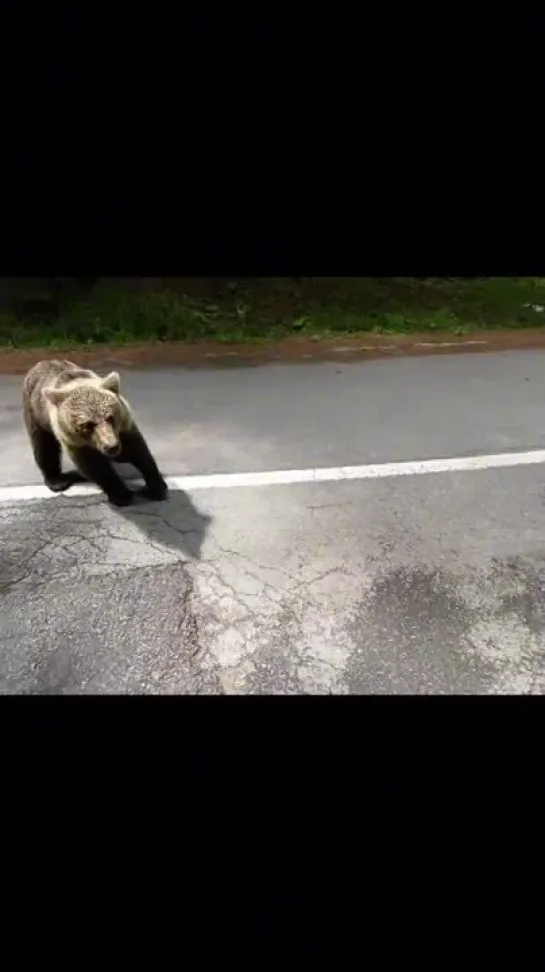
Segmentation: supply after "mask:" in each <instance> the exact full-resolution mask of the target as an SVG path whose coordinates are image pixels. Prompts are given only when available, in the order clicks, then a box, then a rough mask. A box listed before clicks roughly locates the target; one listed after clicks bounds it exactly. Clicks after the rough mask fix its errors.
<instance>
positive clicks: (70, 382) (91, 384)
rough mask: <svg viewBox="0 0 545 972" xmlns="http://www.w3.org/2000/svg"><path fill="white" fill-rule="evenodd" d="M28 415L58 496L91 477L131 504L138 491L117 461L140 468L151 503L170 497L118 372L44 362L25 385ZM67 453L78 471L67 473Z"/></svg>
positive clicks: (115, 499) (113, 498)
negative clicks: (63, 456)
mask: <svg viewBox="0 0 545 972" xmlns="http://www.w3.org/2000/svg"><path fill="white" fill-rule="evenodd" d="M23 417H24V422H25V427H26V430H27V432H28V435H29V438H30V442H31V445H32V451H33V453H34V458H35V460H36V463H37V465H38V467H39V468H40V470H41V472H42V475H43V477H44V482H45V483H46V485H47V486H48V487H49V489H51V490H53V491H54V492H61V491H63V490H65V489H68V487H69V486H70V485H72V483H74V482H81V481H82V480H83V479H89V480H91V481H92V482H94V483H96V484H97V486H99V487H100V488H101V489H102V490H103V491H104V492H105V493H106V495H107V497H108V499H109V500H110V502H112V503H114V504H115V505H116V506H125V505H127V504H128V503H130V502H131V501H132V500H133V498H134V493H133V492H132V490H130V489H129V488H128V486H127V485H126V484H125V483H124V482H123V480H122V479H121V478H120V477H119V476H118V474H117V473H116V471H115V470H114V468H113V466H112V465H111V462H110V460H111V459H116V460H117V461H118V462H127V463H131V464H132V465H133V466H135V467H136V469H138V471H139V472H140V473H141V474H142V476H143V478H144V480H145V482H146V489H145V494H146V495H147V496H148V497H149V498H150V499H157V500H159V499H165V497H166V495H167V485H166V483H165V481H164V479H163V477H162V476H161V473H160V472H159V469H158V468H157V465H156V463H155V460H154V459H153V456H152V455H151V453H150V451H149V449H148V446H147V444H146V441H145V439H144V437H143V436H142V434H141V432H140V430H139V429H138V427H137V425H136V423H135V421H134V418H133V415H132V411H131V408H130V405H129V403H128V402H127V401H126V399H125V398H123V396H122V395H121V394H120V380H119V375H118V374H117V372H116V371H112V372H111V373H110V374H109V375H107V376H106V377H105V378H100V377H99V376H98V375H96V374H95V373H94V371H89V370H87V369H86V368H80V367H78V365H75V364H72V362H70V361H40V362H38V364H36V365H34V367H33V368H31V369H30V371H29V372H28V373H27V375H26V376H25V379H24V381H23ZM61 449H64V450H65V452H66V453H67V454H68V455H69V456H70V458H71V460H72V462H73V463H74V465H75V466H76V470H78V471H77V472H65V473H63V472H62V469H61Z"/></svg>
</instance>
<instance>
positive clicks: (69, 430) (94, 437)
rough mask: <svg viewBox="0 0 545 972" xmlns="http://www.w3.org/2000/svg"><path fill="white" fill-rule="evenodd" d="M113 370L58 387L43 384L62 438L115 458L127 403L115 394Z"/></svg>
mask: <svg viewBox="0 0 545 972" xmlns="http://www.w3.org/2000/svg"><path fill="white" fill-rule="evenodd" d="M119 387H120V380H119V375H118V373H117V372H116V371H112V372H111V374H109V375H107V376H106V378H98V379H97V380H96V381H91V382H89V381H81V382H78V381H75V382H72V383H71V384H68V385H65V386H64V387H61V388H44V397H45V399H46V401H48V402H50V404H52V405H54V406H55V409H56V424H57V426H58V429H59V432H60V433H61V435H62V438H63V439H64V440H65V441H66V442H67V443H69V444H70V445H72V446H74V447H78V446H80V447H81V446H91V447H92V448H94V449H98V451H99V452H102V453H103V454H104V455H105V456H108V457H109V458H111V459H115V457H116V456H118V455H119V453H120V451H121V442H120V433H121V431H122V430H123V428H124V427H125V426H126V424H127V406H126V405H125V403H124V402H123V401H122V399H120V397H119Z"/></svg>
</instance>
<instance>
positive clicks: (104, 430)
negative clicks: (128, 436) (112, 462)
mask: <svg viewBox="0 0 545 972" xmlns="http://www.w3.org/2000/svg"><path fill="white" fill-rule="evenodd" d="M94 443H95V448H97V449H99V451H100V452H102V453H103V454H104V455H105V456H108V458H109V459H115V458H116V456H118V455H119V453H120V452H121V443H120V441H119V439H118V438H117V436H116V434H115V432H114V431H113V429H112V427H111V426H110V425H109V424H108V423H105V424H104V426H103V425H102V424H101V425H100V426H97V428H96V429H95V434H94Z"/></svg>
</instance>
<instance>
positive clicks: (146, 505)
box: [110, 485, 213, 560]
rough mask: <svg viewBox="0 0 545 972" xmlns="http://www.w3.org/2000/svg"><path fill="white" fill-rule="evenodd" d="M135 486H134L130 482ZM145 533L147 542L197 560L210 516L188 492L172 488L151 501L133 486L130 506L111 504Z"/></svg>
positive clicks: (185, 557)
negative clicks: (194, 501) (162, 497)
mask: <svg viewBox="0 0 545 972" xmlns="http://www.w3.org/2000/svg"><path fill="white" fill-rule="evenodd" d="M132 488H133V489H135V486H134V485H133V486H132ZM110 508H111V509H112V510H114V511H115V513H116V514H117V515H119V516H121V517H123V519H125V520H127V521H128V522H130V523H132V524H133V525H134V526H135V527H136V529H137V530H139V531H140V532H141V533H144V534H146V536H147V538H148V539H149V541H150V543H152V544H159V545H160V546H162V547H166V548H170V549H172V550H175V551H176V552H177V553H181V554H182V555H183V558H184V559H185V560H187V559H191V560H200V559H201V550H202V546H203V543H204V541H205V539H206V535H207V532H208V529H209V527H210V524H211V522H212V519H213V517H211V516H209V515H208V514H207V513H201V511H200V510H199V509H197V507H196V506H195V504H194V503H193V500H192V499H191V497H190V496H189V494H188V493H186V492H184V490H181V489H175V490H173V489H171V490H170V491H169V495H168V499H167V500H164V501H163V502H160V503H159V502H154V501H151V500H148V499H146V498H145V497H144V496H141V495H139V493H138V490H136V496H135V499H134V502H133V503H132V504H131V505H130V506H123V507H110Z"/></svg>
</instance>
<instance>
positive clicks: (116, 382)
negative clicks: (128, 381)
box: [101, 371, 121, 395]
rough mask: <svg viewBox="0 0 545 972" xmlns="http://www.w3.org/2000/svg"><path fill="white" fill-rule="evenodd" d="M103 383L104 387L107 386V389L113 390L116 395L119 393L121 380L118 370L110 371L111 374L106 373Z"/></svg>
mask: <svg viewBox="0 0 545 972" xmlns="http://www.w3.org/2000/svg"><path fill="white" fill-rule="evenodd" d="M101 385H102V387H103V388H106V390H107V391H111V392H114V393H115V394H116V395H119V388H120V385H121V380H120V378H119V375H118V373H117V371H110V374H109V375H106V377H105V378H103V379H102V381H101Z"/></svg>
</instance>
